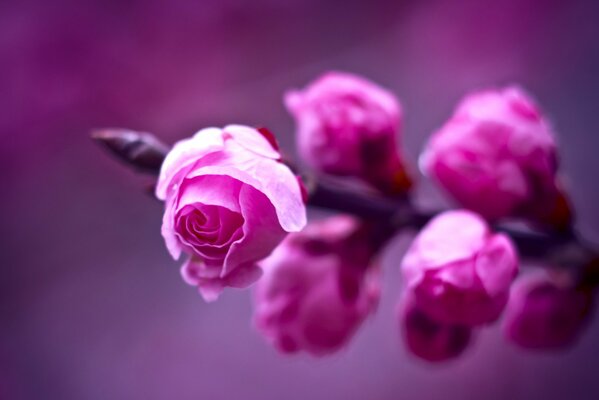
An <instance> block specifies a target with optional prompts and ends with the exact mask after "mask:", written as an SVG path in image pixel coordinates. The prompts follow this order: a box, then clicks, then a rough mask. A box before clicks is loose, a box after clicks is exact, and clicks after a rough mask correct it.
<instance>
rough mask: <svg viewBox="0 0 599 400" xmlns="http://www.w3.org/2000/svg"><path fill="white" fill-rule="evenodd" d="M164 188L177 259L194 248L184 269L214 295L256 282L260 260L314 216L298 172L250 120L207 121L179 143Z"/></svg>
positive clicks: (165, 168)
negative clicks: (249, 124)
mask: <svg viewBox="0 0 599 400" xmlns="http://www.w3.org/2000/svg"><path fill="white" fill-rule="evenodd" d="M156 196H157V197H158V198H159V199H161V200H164V201H165V211H164V217H163V222H162V236H163V237H164V240H165V243H166V246H167V248H168V250H169V252H170V254H171V255H172V257H173V258H174V259H179V257H180V256H181V254H182V253H185V254H188V255H189V257H188V259H187V261H185V263H184V264H183V267H182V275H183V277H184V279H185V281H186V282H187V283H189V284H191V285H195V286H198V288H199V291H200V293H201V294H202V296H203V297H204V299H206V300H207V301H210V300H214V299H215V298H216V297H217V296H218V294H219V293H220V292H221V291H222V289H223V288H224V287H226V286H232V287H246V286H248V285H249V284H251V283H253V282H254V281H255V280H256V279H258V277H259V276H260V273H261V272H260V268H259V267H258V266H257V261H259V260H261V259H262V258H264V257H266V256H268V255H269V254H270V253H271V251H272V250H273V249H274V248H275V247H276V246H277V245H278V244H279V243H280V242H281V241H282V240H283V239H284V237H285V236H286V235H287V233H288V232H297V231H299V230H301V229H302V228H303V227H304V225H305V224H306V210H305V205H304V204H303V202H302V195H301V190H300V186H299V184H298V181H297V178H296V177H295V176H294V174H293V173H292V172H291V171H290V170H289V168H288V167H287V166H285V165H284V164H283V163H281V162H280V154H279V152H278V151H277V150H276V149H275V148H274V147H273V146H272V145H271V144H270V142H269V138H266V137H264V136H263V135H262V134H261V133H260V132H259V131H258V130H256V129H253V128H250V127H246V126H240V125H229V126H226V127H225V128H223V129H220V128H206V129H202V130H201V131H199V132H198V133H196V134H195V135H194V136H193V137H192V138H189V139H185V140H182V141H180V142H178V143H177V144H175V146H174V147H173V149H172V150H171V151H170V152H169V153H168V155H167V156H166V159H165V160H164V162H163V164H162V168H161V171H160V176H159V179H158V184H157V187H156Z"/></svg>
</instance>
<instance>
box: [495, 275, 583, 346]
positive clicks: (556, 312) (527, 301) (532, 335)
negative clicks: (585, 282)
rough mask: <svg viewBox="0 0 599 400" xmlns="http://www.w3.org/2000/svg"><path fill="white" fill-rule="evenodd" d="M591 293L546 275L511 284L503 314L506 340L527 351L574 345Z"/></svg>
mask: <svg viewBox="0 0 599 400" xmlns="http://www.w3.org/2000/svg"><path fill="white" fill-rule="evenodd" d="M592 303H593V296H592V292H591V291H590V290H586V289H585V288H577V287H573V286H572V285H571V284H570V283H568V282H559V281H557V280H555V279H551V276H549V275H548V274H547V273H545V272H540V273H533V274H530V275H528V276H524V277H522V278H520V279H518V281H517V282H516V283H515V284H514V287H513V289H512V294H511V296H510V301H509V303H508V307H507V310H506V315H505V320H504V321H503V322H504V324H503V330H504V333H505V335H506V337H507V338H508V339H509V340H510V341H512V342H513V343H515V344H517V345H518V346H520V347H524V348H528V349H539V350H543V349H559V348H564V347H567V346H569V345H571V344H573V343H574V342H575V341H576V340H577V339H578V337H579V336H580V333H581V332H582V330H583V328H584V327H585V325H586V323H587V322H588V320H589V317H590V314H591V308H592Z"/></svg>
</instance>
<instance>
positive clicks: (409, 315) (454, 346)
mask: <svg viewBox="0 0 599 400" xmlns="http://www.w3.org/2000/svg"><path fill="white" fill-rule="evenodd" d="M407 297H408V298H407V299H404V301H403V302H402V303H403V304H402V305H401V306H400V314H399V321H400V324H401V332H402V336H403V339H404V341H405V344H406V346H407V348H408V350H409V351H410V352H411V353H412V354H414V355H415V356H417V357H419V358H422V359H424V360H426V361H430V362H440V361H446V360H450V359H453V358H456V357H458V356H459V355H460V354H462V353H463V352H464V350H465V349H466V348H467V347H468V345H469V344H470V339H471V336H472V329H471V328H470V327H467V326H464V325H456V324H444V323H441V322H438V321H436V320H434V319H432V318H431V317H430V316H428V315H427V314H426V313H425V312H424V311H422V310H421V309H420V308H418V306H417V304H416V302H414V300H413V299H412V298H411V296H409V295H408V296H407Z"/></svg>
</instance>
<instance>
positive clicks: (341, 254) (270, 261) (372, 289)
mask: <svg viewBox="0 0 599 400" xmlns="http://www.w3.org/2000/svg"><path fill="white" fill-rule="evenodd" d="M359 225H360V224H359V223H358V221H357V220H355V219H353V218H352V217H349V216H343V215H338V216H335V217H332V218H329V219H327V220H324V221H319V222H314V223H311V224H309V225H308V227H307V228H306V229H305V230H304V231H302V232H301V233H297V234H292V235H290V236H289V237H287V238H286V239H285V241H283V243H282V244H281V246H279V247H278V248H277V249H276V250H275V251H274V252H273V253H272V255H271V256H270V257H268V258H267V259H265V260H264V261H263V262H262V263H261V265H262V267H263V269H264V276H263V277H262V278H261V279H260V281H259V282H258V283H257V285H256V292H255V297H254V299H255V313H254V322H255V325H256V327H257V329H258V330H259V331H260V332H261V333H262V334H263V335H264V336H265V337H266V338H267V339H268V340H269V341H271V342H272V343H273V344H274V345H275V346H276V347H277V348H278V349H279V350H280V351H282V352H284V353H294V352H298V351H300V350H303V351H306V352H308V353H310V354H312V355H316V356H321V355H325V354H328V353H332V352H334V351H336V350H338V349H339V348H341V347H342V346H343V345H344V344H346V343H347V342H348V341H349V339H350V338H351V337H352V335H353V334H354V333H355V331H356V330H357V329H358V327H359V326H360V324H361V323H362V322H363V321H364V319H365V318H366V317H367V316H368V315H369V314H371V313H372V312H374V310H375V308H376V305H377V303H378V299H379V281H378V271H377V269H375V268H373V267H369V263H370V259H371V257H372V249H371V248H370V246H369V245H368V241H367V240H366V238H362V237H360V229H359Z"/></svg>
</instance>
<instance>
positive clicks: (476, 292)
mask: <svg viewBox="0 0 599 400" xmlns="http://www.w3.org/2000/svg"><path fill="white" fill-rule="evenodd" d="M401 268H402V275H403V278H404V282H405V284H406V286H407V290H409V291H411V292H412V293H413V295H414V299H415V301H416V302H417V303H418V306H419V307H420V308H422V310H423V311H425V312H426V313H427V314H429V315H430V316H431V317H432V318H434V319H436V320H438V321H439V322H443V323H449V324H465V325H471V326H475V325H480V324H484V323H489V322H493V321H495V320H496V319H497V318H498V317H499V315H500V314H501V312H502V310H503V308H504V307H505V304H506V302H507V299H508V293H509V288H510V284H511V283H512V281H513V279H514V277H515V276H516V273H517V271H518V256H517V254H516V250H515V248H514V246H513V244H512V242H511V241H510V239H509V238H508V237H507V236H506V235H503V234H494V233H492V232H491V231H490V230H489V227H488V226H487V224H486V222H485V221H484V220H483V219H482V218H481V217H480V216H478V215H477V214H475V213H472V212H470V211H465V210H456V211H447V212H444V213H442V214H440V215H438V216H437V217H435V218H434V219H433V220H432V221H430V222H429V223H428V224H427V225H426V226H425V227H424V228H423V229H422V231H421V232H420V233H419V235H418V236H417V237H416V238H415V239H414V241H413V243H412V245H411V246H410V248H409V249H408V252H407V253H406V255H405V257H404V259H403V261H402V265H401Z"/></svg>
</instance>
